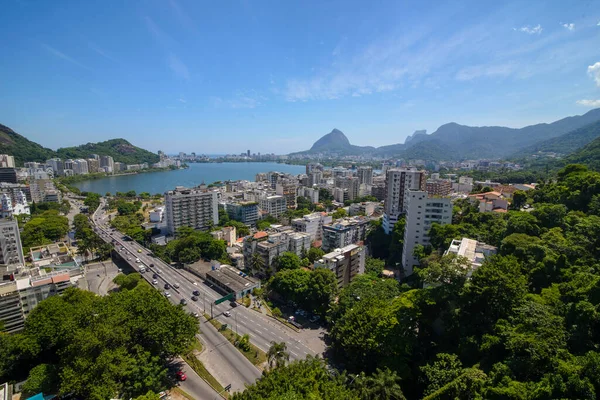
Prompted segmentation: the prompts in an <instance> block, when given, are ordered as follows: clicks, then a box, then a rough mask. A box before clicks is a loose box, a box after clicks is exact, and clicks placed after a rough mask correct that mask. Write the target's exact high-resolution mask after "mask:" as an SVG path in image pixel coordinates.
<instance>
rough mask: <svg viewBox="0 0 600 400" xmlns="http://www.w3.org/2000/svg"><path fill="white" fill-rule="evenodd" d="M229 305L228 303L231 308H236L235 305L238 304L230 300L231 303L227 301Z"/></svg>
mask: <svg viewBox="0 0 600 400" xmlns="http://www.w3.org/2000/svg"><path fill="white" fill-rule="evenodd" d="M229 305H230V306H231V307H232V308H236V307H237V306H238V305H237V303H236V302H235V301H232V302H231V303H229Z"/></svg>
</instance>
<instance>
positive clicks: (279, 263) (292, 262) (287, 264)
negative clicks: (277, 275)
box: [275, 251, 302, 271]
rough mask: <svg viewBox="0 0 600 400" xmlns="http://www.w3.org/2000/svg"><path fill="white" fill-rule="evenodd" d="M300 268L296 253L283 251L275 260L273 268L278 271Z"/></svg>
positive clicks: (300, 264)
mask: <svg viewBox="0 0 600 400" xmlns="http://www.w3.org/2000/svg"><path fill="white" fill-rule="evenodd" d="M301 266H302V261H301V260H300V257H298V255H297V254H296V253H292V252H290V251H284V252H283V253H281V255H280V256H279V257H277V258H276V259H275V267H276V268H277V270H278V271H282V270H286V269H298V268H300V267H301Z"/></svg>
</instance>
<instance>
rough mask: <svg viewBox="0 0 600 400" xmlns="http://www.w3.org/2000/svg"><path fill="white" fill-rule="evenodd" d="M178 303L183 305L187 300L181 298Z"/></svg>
mask: <svg viewBox="0 0 600 400" xmlns="http://www.w3.org/2000/svg"><path fill="white" fill-rule="evenodd" d="M179 304H181V305H182V306H185V305H186V304H187V300H186V299H181V300H180V301H179Z"/></svg>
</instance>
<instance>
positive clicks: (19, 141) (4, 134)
mask: <svg viewBox="0 0 600 400" xmlns="http://www.w3.org/2000/svg"><path fill="white" fill-rule="evenodd" d="M0 154H10V155H12V156H14V157H15V164H16V166H19V167H22V166H23V163H25V162H28V161H40V162H41V161H46V160H47V159H49V158H52V157H55V154H56V153H55V152H54V151H53V150H51V149H47V148H45V147H42V146H40V145H39V144H37V143H34V142H32V141H30V140H27V139H26V138H25V137H23V136H21V135H19V134H18V133H16V132H15V131H13V130H12V129H10V128H9V127H7V126H4V125H1V124H0Z"/></svg>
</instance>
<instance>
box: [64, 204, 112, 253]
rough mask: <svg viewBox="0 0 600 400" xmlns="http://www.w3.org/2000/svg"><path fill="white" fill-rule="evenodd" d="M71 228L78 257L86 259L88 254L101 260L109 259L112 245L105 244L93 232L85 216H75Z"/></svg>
mask: <svg viewBox="0 0 600 400" xmlns="http://www.w3.org/2000/svg"><path fill="white" fill-rule="evenodd" d="M73 228H74V229H75V239H76V240H77V251H78V253H79V254H80V255H82V256H84V257H85V258H87V256H88V254H92V255H96V257H98V258H99V259H101V260H106V259H108V258H110V252H111V251H112V249H113V246H112V244H109V243H106V242H105V241H104V240H102V238H100V236H98V234H97V233H96V232H94V229H93V228H92V226H91V224H90V221H89V219H88V218H87V217H86V216H85V215H83V214H77V215H75V218H73Z"/></svg>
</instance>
